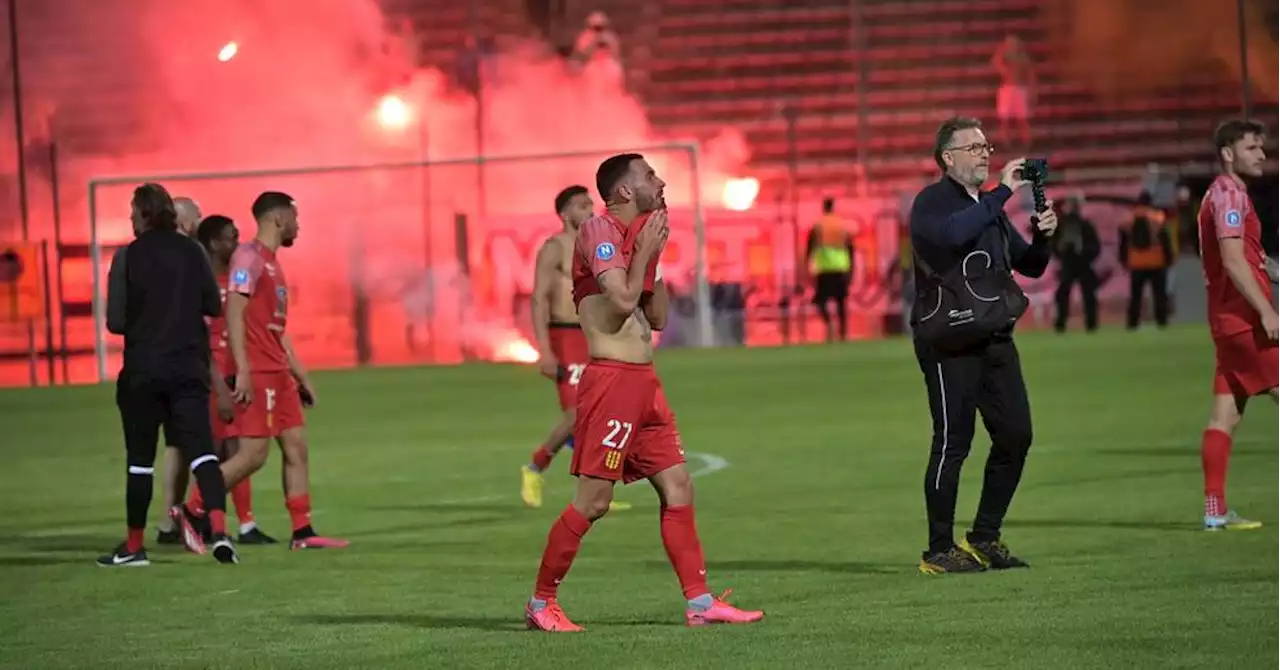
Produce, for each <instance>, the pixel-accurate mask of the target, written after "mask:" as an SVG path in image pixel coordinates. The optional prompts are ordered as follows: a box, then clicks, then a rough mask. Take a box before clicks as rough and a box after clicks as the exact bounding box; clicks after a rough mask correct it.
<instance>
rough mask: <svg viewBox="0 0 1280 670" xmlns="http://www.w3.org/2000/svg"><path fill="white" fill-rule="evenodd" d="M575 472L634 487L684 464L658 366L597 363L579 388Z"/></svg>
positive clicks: (570, 468)
mask: <svg viewBox="0 0 1280 670" xmlns="http://www.w3.org/2000/svg"><path fill="white" fill-rule="evenodd" d="M577 406H578V421H577V423H576V424H575V425H574V427H573V462H572V464H571V465H570V466H569V472H570V473H571V474H573V475H575V476H576V475H586V476H588V477H597V478H599V479H608V480H611V481H615V482H616V481H618V480H622V481H624V482H626V483H628V484H630V483H631V482H633V481H636V480H637V479H647V478H649V477H652V476H654V475H656V474H658V473H659V472H662V471H663V470H666V469H667V468H670V467H672V466H675V465H680V464H681V463H684V449H682V448H681V447H680V432H679V431H678V430H676V417H675V415H674V414H672V413H671V408H670V407H668V406H667V398H666V395H665V394H663V392H662V382H660V381H658V375H657V373H656V372H655V371H654V369H653V365H651V364H649V365H636V364H632V363H619V362H617V361H607V360H600V359H593V360H592V361H591V362H590V363H589V364H588V365H587V369H586V370H584V371H583V372H582V379H581V381H579V383H578V405H577Z"/></svg>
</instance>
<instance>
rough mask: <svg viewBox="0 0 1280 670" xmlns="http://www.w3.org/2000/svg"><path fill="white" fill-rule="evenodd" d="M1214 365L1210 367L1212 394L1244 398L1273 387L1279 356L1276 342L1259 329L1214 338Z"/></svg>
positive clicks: (1277, 373)
mask: <svg viewBox="0 0 1280 670" xmlns="http://www.w3.org/2000/svg"><path fill="white" fill-rule="evenodd" d="M1213 346H1214V349H1215V354H1216V358H1217V366H1216V367H1215V369H1214V371H1213V392H1214V394H1215V395H1233V396H1236V397H1237V398H1247V397H1249V396H1255V395H1258V394H1259V393H1265V392H1266V391H1269V390H1271V389H1273V388H1275V387H1276V385H1277V380H1276V378H1277V376H1280V372H1278V371H1277V368H1280V358H1278V357H1277V355H1276V353H1277V348H1276V343H1275V342H1272V341H1270V340H1268V339H1267V336H1266V335H1265V334H1263V333H1262V332H1261V331H1259V330H1256V329H1255V330H1246V331H1244V332H1241V333H1236V334H1234V335H1227V336H1224V337H1217V338H1214V340H1213Z"/></svg>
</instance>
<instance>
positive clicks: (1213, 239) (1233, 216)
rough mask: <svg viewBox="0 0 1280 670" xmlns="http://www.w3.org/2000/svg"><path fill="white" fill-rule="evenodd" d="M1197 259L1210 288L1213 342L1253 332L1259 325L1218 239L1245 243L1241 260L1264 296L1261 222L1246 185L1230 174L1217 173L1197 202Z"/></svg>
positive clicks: (1266, 292)
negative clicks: (1232, 278)
mask: <svg viewBox="0 0 1280 670" xmlns="http://www.w3.org/2000/svg"><path fill="white" fill-rule="evenodd" d="M1197 224H1198V225H1199V228H1200V257H1201V260H1202V261H1203V264H1204V278H1205V283H1206V284H1207V286H1208V302H1209V331H1210V332H1211V333H1212V334H1213V336H1214V337H1215V338H1218V337H1225V336H1228V335H1233V334H1236V333H1240V332H1243V331H1247V330H1252V329H1254V328H1257V327H1259V326H1260V325H1261V319H1260V318H1259V317H1258V313H1257V311H1255V310H1254V309H1253V307H1251V306H1250V305H1249V302H1248V301H1247V300H1245V299H1244V296H1243V295H1242V294H1241V293H1240V291H1239V290H1237V289H1236V286H1235V284H1234V283H1233V282H1232V281H1231V277H1230V276H1229V275H1228V274H1227V268H1226V266H1225V265H1223V262H1222V249H1221V248H1220V247H1219V246H1218V240H1220V239H1223V238H1227V237H1238V238H1242V239H1243V240H1244V258H1245V260H1246V261H1248V263H1249V267H1251V268H1253V276H1254V279H1255V280H1257V282H1258V287H1259V288H1260V289H1262V293H1263V295H1271V280H1270V279H1269V278H1268V277H1267V274H1266V271H1265V270H1264V269H1263V267H1262V262H1263V252H1262V223H1261V222H1260V221H1259V220H1258V214H1257V212H1255V211H1254V209H1253V203H1252V202H1250V200H1249V192H1248V191H1247V190H1246V189H1245V187H1244V184H1242V183H1240V181H1239V180H1238V179H1236V178H1234V177H1231V176H1229V175H1220V176H1219V177H1218V178H1217V179H1215V180H1214V181H1213V184H1212V185H1210V186H1209V190H1208V192H1206V193H1205V194H1204V200H1203V201H1202V202H1201V203H1200V217H1199V219H1198V221H1197Z"/></svg>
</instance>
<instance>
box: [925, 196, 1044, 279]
mask: <svg viewBox="0 0 1280 670" xmlns="http://www.w3.org/2000/svg"><path fill="white" fill-rule="evenodd" d="M1012 195H1013V191H1011V190H1010V189H1009V187H1007V186H1004V185H1000V186H998V187H996V188H995V189H993V190H991V191H986V192H984V193H982V194H981V195H980V196H979V198H978V200H977V201H974V199H973V197H972V196H970V195H969V193H968V191H966V190H965V189H964V186H962V185H961V184H960V183H959V182H957V181H956V180H954V179H952V178H950V177H947V176H944V177H943V178H942V179H939V180H938V181H936V182H934V183H932V184H930V185H928V186H926V187H925V188H924V190H922V191H920V193H919V194H918V195H917V196H916V199H915V201H914V202H913V203H912V204H911V245H912V248H913V249H914V251H915V253H916V255H917V256H919V257H920V258H921V259H922V260H924V262H925V263H926V264H928V265H929V267H930V268H932V269H933V271H934V272H936V273H938V274H939V275H944V274H946V273H947V271H948V270H950V269H952V268H954V267H955V266H956V265H957V264H958V263H960V261H961V260H962V259H963V258H964V257H965V255H967V254H968V253H969V252H971V251H975V250H978V249H982V250H983V251H986V252H987V253H989V254H991V261H992V263H993V265H994V266H995V267H996V268H1003V269H1012V270H1013V271H1015V272H1017V273H1019V274H1022V275H1026V276H1028V277H1039V276H1041V275H1043V274H1044V271H1045V268H1047V267H1048V266H1049V246H1048V238H1047V237H1045V236H1044V235H1042V234H1040V233H1039V231H1037V232H1036V233H1035V234H1034V235H1032V239H1031V241H1030V242H1028V241H1027V239H1026V238H1024V237H1023V236H1022V234H1021V233H1019V232H1018V231H1017V229H1016V228H1014V227H1013V226H1012V225H1010V222H1009V217H1008V216H1007V215H1005V213H1004V204H1005V202H1007V201H1008V200H1009V198H1010V196H1012ZM1002 228H1003V230H1004V235H1006V236H1008V240H1009V242H1008V243H1009V263H1008V266H1006V263H1005V254H1004V245H1005V242H1004V237H1003V236H1002V235H1001V229H1002ZM915 266H916V267H915V273H916V285H917V286H921V285H923V282H924V281H925V279H926V277H925V274H924V270H922V269H921V268H920V264H919V263H916V264H915Z"/></svg>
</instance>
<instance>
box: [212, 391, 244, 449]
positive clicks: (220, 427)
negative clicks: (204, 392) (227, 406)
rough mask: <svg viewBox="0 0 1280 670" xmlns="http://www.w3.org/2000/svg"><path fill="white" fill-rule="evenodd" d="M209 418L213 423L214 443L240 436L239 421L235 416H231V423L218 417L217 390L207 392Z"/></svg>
mask: <svg viewBox="0 0 1280 670" xmlns="http://www.w3.org/2000/svg"><path fill="white" fill-rule="evenodd" d="M236 414H238V412H236ZM209 418H210V422H211V423H212V424H213V441H214V442H215V443H216V442H222V441H223V440H230V439H232V438H235V437H239V436H240V421H239V420H238V419H237V418H236V417H235V416H232V418H231V423H227V422H225V421H223V420H222V419H221V418H219V417H218V393H217V391H210V392H209Z"/></svg>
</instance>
